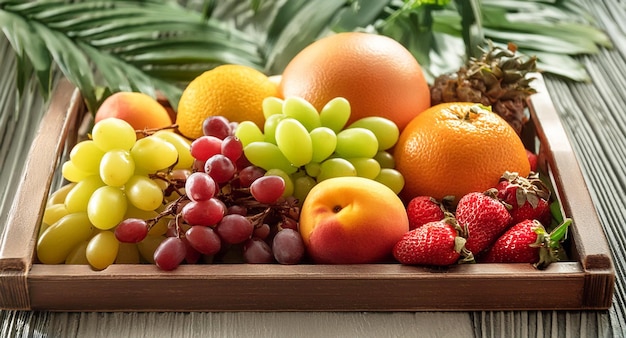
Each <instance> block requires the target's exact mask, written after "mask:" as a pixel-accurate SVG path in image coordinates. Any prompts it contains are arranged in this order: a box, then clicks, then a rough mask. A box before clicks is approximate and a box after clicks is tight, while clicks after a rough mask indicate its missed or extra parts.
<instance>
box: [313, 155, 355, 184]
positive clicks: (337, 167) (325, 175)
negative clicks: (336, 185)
mask: <svg viewBox="0 0 626 338" xmlns="http://www.w3.org/2000/svg"><path fill="white" fill-rule="evenodd" d="M344 176H356V169H355V168H354V166H353V165H352V163H350V162H349V161H348V160H346V159H343V158H329V159H327V160H326V161H324V162H322V163H320V173H319V175H317V177H316V179H317V182H318V183H319V182H321V181H323V180H326V179H329V178H333V177H344Z"/></svg>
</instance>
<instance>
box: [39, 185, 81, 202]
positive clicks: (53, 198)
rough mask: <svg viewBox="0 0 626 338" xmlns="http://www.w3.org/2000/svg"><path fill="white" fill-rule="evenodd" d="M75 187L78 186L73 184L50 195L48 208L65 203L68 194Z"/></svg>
mask: <svg viewBox="0 0 626 338" xmlns="http://www.w3.org/2000/svg"><path fill="white" fill-rule="evenodd" d="M74 186H76V183H75V182H71V183H68V184H66V185H64V186H62V187H60V188H59V189H57V190H55V191H54V192H53V193H52V194H50V197H48V201H47V202H46V206H47V207H49V206H51V205H54V204H63V203H65V197H66V196H67V193H68V192H70V190H72V189H73V188H74Z"/></svg>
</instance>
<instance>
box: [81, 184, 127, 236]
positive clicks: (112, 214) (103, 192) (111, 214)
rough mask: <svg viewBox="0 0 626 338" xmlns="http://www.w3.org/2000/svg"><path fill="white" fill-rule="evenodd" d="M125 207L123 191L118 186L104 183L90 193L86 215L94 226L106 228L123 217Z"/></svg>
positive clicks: (112, 225) (113, 225) (115, 223)
mask: <svg viewBox="0 0 626 338" xmlns="http://www.w3.org/2000/svg"><path fill="white" fill-rule="evenodd" d="M126 208H127V203H126V196H124V192H123V191H122V190H121V189H120V188H116V187H111V186H108V185H105V186H104V187H100V188H98V190H96V191H94V193H93V194H92V195H91V198H90V199H89V203H88V204H87V215H88V216H89V220H90V221H91V223H92V224H93V225H94V226H95V227H96V228H98V229H100V230H108V229H111V228H113V227H115V226H116V225H117V224H118V223H119V222H121V221H122V220H123V219H124V214H125V213H126Z"/></svg>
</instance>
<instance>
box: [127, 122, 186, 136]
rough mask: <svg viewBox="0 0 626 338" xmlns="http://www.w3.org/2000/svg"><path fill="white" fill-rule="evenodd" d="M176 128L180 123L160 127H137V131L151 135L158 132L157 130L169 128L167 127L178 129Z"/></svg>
mask: <svg viewBox="0 0 626 338" xmlns="http://www.w3.org/2000/svg"><path fill="white" fill-rule="evenodd" d="M176 128H178V124H172V125H169V126H166V127H159V128H146V129H136V130H135V133H137V134H141V135H143V136H150V135H152V134H154V133H156V132H157V131H161V130H167V129H176Z"/></svg>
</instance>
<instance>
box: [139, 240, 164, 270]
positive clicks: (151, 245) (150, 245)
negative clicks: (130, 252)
mask: <svg viewBox="0 0 626 338" xmlns="http://www.w3.org/2000/svg"><path fill="white" fill-rule="evenodd" d="M164 239H165V237H164V236H155V235H148V236H146V238H144V239H143V241H141V242H139V243H137V249H138V250H139V254H140V255H141V258H143V259H144V260H145V261H146V262H148V263H151V264H154V251H156V249H157V247H158V246H159V244H161V242H163V240H164Z"/></svg>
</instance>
